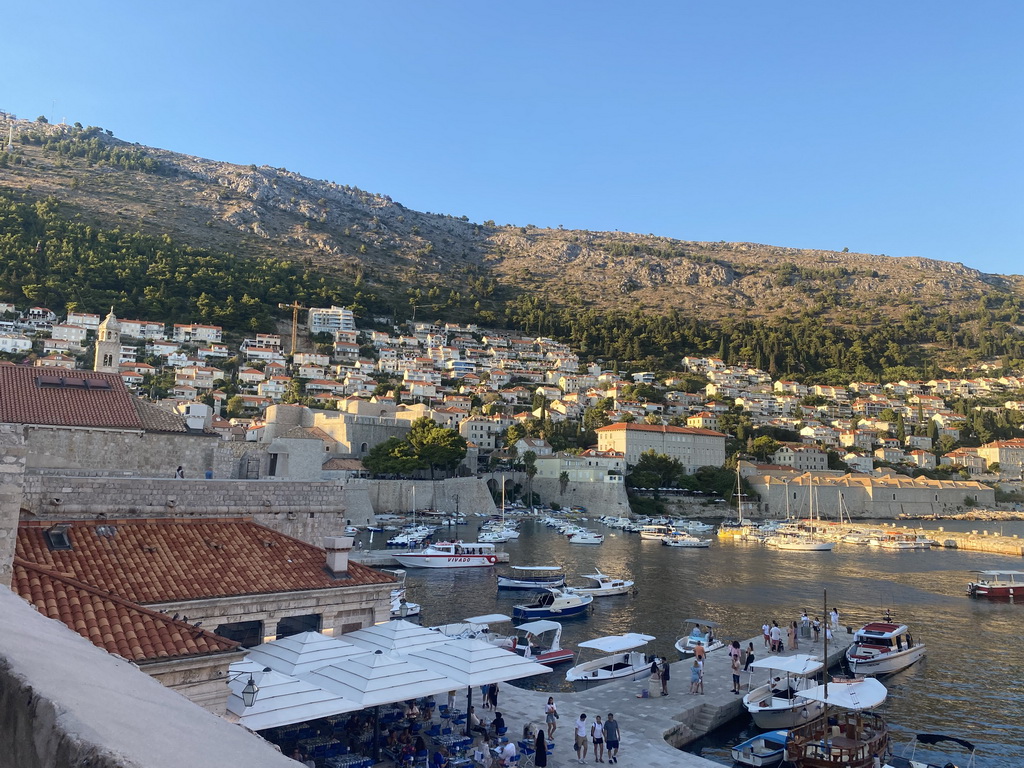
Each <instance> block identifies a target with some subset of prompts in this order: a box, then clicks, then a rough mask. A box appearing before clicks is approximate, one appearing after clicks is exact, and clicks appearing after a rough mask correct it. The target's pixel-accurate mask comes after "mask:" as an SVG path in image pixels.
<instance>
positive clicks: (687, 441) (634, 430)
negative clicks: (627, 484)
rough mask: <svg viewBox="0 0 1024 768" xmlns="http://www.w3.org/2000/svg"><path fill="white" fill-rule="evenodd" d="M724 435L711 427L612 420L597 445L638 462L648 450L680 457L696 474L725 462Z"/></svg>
mask: <svg viewBox="0 0 1024 768" xmlns="http://www.w3.org/2000/svg"><path fill="white" fill-rule="evenodd" d="M725 437H726V436H725V435H724V434H723V433H721V432H715V431H714V430H711V429H695V428H693V427H669V426H664V425H660V424H625V423H619V424H610V425H608V426H607V427H601V428H599V429H598V430H597V449H598V450H599V451H601V452H608V451H615V452H617V453H621V454H623V455H624V456H625V457H626V462H627V463H629V464H636V463H637V462H638V461H640V456H641V455H642V454H644V453H646V452H647V451H654V452H655V453H659V454H664V455H666V456H669V457H671V458H673V459H678V460H679V462H680V463H681V464H682V465H683V468H684V469H685V470H686V471H687V472H688V473H690V474H693V473H694V472H696V471H697V470H698V469H700V468H701V467H720V466H722V465H723V464H725Z"/></svg>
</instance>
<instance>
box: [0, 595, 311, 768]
mask: <svg viewBox="0 0 1024 768" xmlns="http://www.w3.org/2000/svg"><path fill="white" fill-rule="evenodd" d="M225 683H226V681H224V682H222V683H221V684H222V685H223V684H225ZM0 743H2V744H3V749H0V768H53V766H91V767H92V768H124V767H125V766H142V765H144V766H147V768H171V767H172V766H174V767H175V768H176V767H177V766H181V765H190V766H204V765H258V766H261V767H262V768H277V767H280V768H289V766H294V765H295V764H296V763H295V761H294V760H291V759H289V758H287V757H285V756H284V755H282V754H281V753H279V752H276V751H275V750H274V749H273V748H272V747H271V746H270V744H268V743H267V742H266V741H264V740H263V739H261V738H259V737H258V736H255V735H253V734H252V733H250V732H249V731H247V730H246V729H245V728H242V727H241V726H238V725H235V724H233V723H229V722H228V721H227V720H224V719H222V718H220V717H217V716H216V715H213V714H211V713H209V712H207V711H205V710H203V709H202V708H201V707H198V706H196V705H195V704H193V703H192V702H191V701H189V700H188V699H186V698H185V697H184V696H181V695H180V694H178V693H177V692H175V691H173V690H170V689H169V688H165V687H164V686H162V685H161V684H160V683H159V682H157V681H156V680H155V679H153V678H151V677H150V676H149V675H147V674H146V673H144V672H141V671H140V670H139V669H138V668H137V667H136V666H135V665H134V664H132V663H130V662H128V661H125V660H124V659H121V658H118V657H116V656H112V655H111V654H109V653H107V652H106V651H104V650H102V649H100V648H97V647H96V646H94V645H93V644H92V643H90V642H89V641H88V640H86V639H85V638H83V637H81V636H80V635H78V634H77V633H75V632H73V631H71V630H70V629H68V628H67V627H66V626H64V625H63V624H61V623H60V622H57V621H53V620H52V619H48V618H46V617H45V616H43V615H42V614H40V613H38V612H37V611H36V610H35V609H33V608H32V607H31V606H30V605H29V604H28V603H26V602H25V601H24V600H22V599H21V598H20V597H18V596H17V595H15V594H14V593H13V592H10V591H9V590H6V589H0Z"/></svg>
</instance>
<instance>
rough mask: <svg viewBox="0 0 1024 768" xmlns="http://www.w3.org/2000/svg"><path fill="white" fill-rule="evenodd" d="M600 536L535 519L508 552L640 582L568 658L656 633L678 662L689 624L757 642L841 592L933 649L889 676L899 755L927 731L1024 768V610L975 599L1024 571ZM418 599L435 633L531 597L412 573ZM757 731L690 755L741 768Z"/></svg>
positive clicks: (983, 562)
mask: <svg viewBox="0 0 1024 768" xmlns="http://www.w3.org/2000/svg"><path fill="white" fill-rule="evenodd" d="M881 524H882V525H885V523H881ZM590 525H591V527H593V528H595V529H599V530H601V531H602V532H604V533H605V534H606V539H605V543H604V544H602V545H600V546H583V545H571V544H569V543H568V542H567V541H566V539H565V537H563V536H559V535H558V533H557V532H556V531H555V530H554V529H553V528H547V527H545V526H544V525H542V524H541V523H539V522H534V521H526V522H524V523H523V525H522V535H521V537H520V538H519V540H518V541H514V542H509V543H508V544H506V545H503V546H504V547H505V549H506V550H507V551H508V552H509V553H510V557H511V563H512V564H514V565H549V564H558V565H561V566H563V567H564V568H565V570H566V573H567V574H569V579H570V583H577V584H579V583H582V581H583V580H582V579H579V578H573V577H576V576H578V575H580V574H585V573H593V572H594V569H595V568H600V569H601V570H602V571H603V572H605V573H607V574H610V575H613V576H620V577H627V578H632V579H633V580H634V581H636V586H637V594H636V595H634V596H620V597H612V598H598V599H596V600H595V602H594V605H595V610H594V612H593V613H592V614H591V615H590V616H588V617H586V618H580V619H573V620H568V621H566V622H565V623H564V631H563V634H562V644H563V646H565V647H572V648H574V647H575V646H576V644H577V643H579V642H580V641H583V640H588V639H592V638H594V637H599V636H602V635H610V634H619V633H622V632H644V633H647V634H650V635H654V636H655V637H656V638H657V640H656V641H655V642H653V643H652V644H651V646H649V647H648V650H649V652H656V653H658V654H659V655H664V656H666V657H669V658H671V659H676V658H677V657H678V655H677V654H676V652H675V650H674V649H673V647H672V646H673V643H674V642H675V639H676V637H677V636H678V635H679V634H680V633H681V631H682V625H681V622H682V620H683V619H685V618H688V617H690V616H694V617H700V618H708V619H712V620H714V621H717V622H718V623H719V624H720V625H721V627H720V630H719V635H720V636H721V637H723V638H726V639H732V638H736V639H745V638H748V637H752V636H754V635H756V634H758V633H759V631H760V627H761V624H762V623H763V622H764V620H765V619H777V620H778V621H779V623H780V624H782V622H783V621H792V620H794V619H797V618H798V617H799V616H800V613H801V611H803V610H805V609H806V610H807V612H808V614H809V615H810V616H812V617H813V616H815V615H822V613H823V610H822V609H823V605H822V592H823V590H825V589H827V590H828V603H829V606H830V607H831V606H833V605H834V606H836V607H837V608H838V609H839V611H840V614H841V616H842V623H843V624H844V625H852V626H854V627H855V628H856V627H859V626H860V625H862V624H864V623H866V622H868V621H871V620H877V619H879V618H881V616H882V614H883V613H884V611H885V609H887V608H888V609H890V610H891V611H892V613H893V615H894V617H895V618H897V619H899V620H900V621H903V622H905V623H907V624H908V625H909V626H910V627H911V630H912V631H913V633H914V636H915V638H917V639H918V640H923V641H924V642H925V643H926V644H927V646H928V655H927V656H926V658H925V659H924V660H923V661H922V662H920V663H918V664H915V665H914V666H912V667H910V668H909V669H907V670H904V671H903V672H901V673H899V674H897V675H893V676H890V677H887V678H883V681H884V682H885V684H886V686H887V687H888V689H889V697H888V699H887V701H886V703H885V704H884V705H883V710H882V711H883V712H884V713H885V715H886V716H887V719H888V721H889V723H890V727H891V728H892V730H893V739H894V742H895V743H896V744H898V745H901V744H902V743H904V742H906V741H908V740H910V739H911V738H912V735H913V734H914V733H946V734H949V735H955V736H960V737H963V738H967V739H969V740H971V741H973V742H975V744H977V745H978V746H979V757H978V760H977V762H976V764H977V765H978V766H979V767H980V768H996V767H998V768H1011V767H1012V768H1018V767H1019V766H1022V765H1024V729H1022V728H1021V727H1020V725H1021V723H1020V720H1021V715H1022V714H1024V694H1022V692H1021V678H1022V676H1024V605H1020V604H1007V603H990V602H987V601H980V600H972V599H969V598H968V597H966V593H965V588H966V584H967V582H968V581H969V579H970V578H971V574H970V571H971V570H972V569H979V570H984V569H995V568H1004V569H1017V570H1024V563H1022V562H1021V561H1020V560H1017V559H1014V558H1008V557H1001V556H996V555H987V554H983V553H975V552H960V551H953V550H934V551H910V552H890V551H883V550H879V549H877V548H874V547H860V546H855V545H837V547H836V549H835V551H833V552H819V553H814V552H780V551H778V550H774V549H769V548H765V547H762V546H760V545H757V544H746V543H731V542H728V541H725V542H723V541H719V540H717V539H716V540H715V542H714V543H713V544H712V546H711V548H710V549H704V550H686V549H673V548H670V547H664V546H662V545H661V544H660V542H656V541H643V540H641V539H640V537H639V536H638V535H637V534H628V533H623V532H621V531H616V530H613V529H608V528H604V527H603V526H600V525H599V524H597V523H590ZM890 525H891V523H890ZM939 525H943V526H944V527H945V528H946V530H974V529H977V530H979V532H980V531H981V530H984V529H986V528H987V529H988V530H990V531H1000V530H1001V531H1002V532H1003V533H1005V534H1007V535H1010V534H1014V533H1016V534H1018V535H1020V536H1021V537H1022V538H1024V522H1007V523H977V522H967V521H940V522H937V523H928V524H927V527H928V528H930V529H933V530H934V529H935V528H937V527H938V526H939ZM475 528H476V525H475V523H470V525H468V526H460V527H459V528H458V531H459V533H458V535H459V536H460V537H462V538H464V539H467V540H470V539H473V538H474V534H475ZM408 587H409V598H410V599H411V600H413V601H415V602H418V603H420V604H421V605H422V606H423V617H422V618H423V623H424V624H442V623H447V622H453V621H459V620H461V619H463V618H465V617H467V616H473V615H480V614H485V613H494V612H499V613H505V614H509V615H510V614H511V612H512V606H513V605H514V604H516V603H517V602H525V601H524V599H523V598H524V596H525V595H526V594H527V593H522V592H506V591H503V592H501V593H499V592H498V591H497V589H496V585H495V575H494V573H493V569H459V570H451V571H426V570H417V569H410V570H409V575H408ZM564 675H565V667H564V666H562V667H560V668H559V669H558V670H556V671H555V672H553V673H552V674H550V675H547V676H543V677H540V678H532V679H531V680H530V681H529V682H528V683H526V684H529V685H530V686H531V687H536V688H539V689H542V690H571V686H570V684H568V683H566V682H565V679H564ZM748 731H749V733H748ZM754 732H755V731H754V729H752V726H751V725H750V723H749V720H747V721H746V722H744V719H738V720H737V721H735V723H734V724H733V725H731V726H729V727H727V728H723V729H719V730H718V731H716V732H715V733H713V734H710V735H709V736H708V737H707V738H705V739H703V740H701V741H700V742H697V743H695V744H694V745H691V747H689V750H690V751H693V752H696V753H699V754H702V755H703V756H705V757H707V758H710V759H712V760H717V761H719V762H722V763H725V764H731V760H730V758H729V746H730V745H732V744H734V743H736V742H737V741H739V740H740V739H741V738H746V735H752V734H753V733H754ZM745 734H746V735H745ZM918 754H919V755H921V754H922V753H921V752H920V751H919V752H918ZM936 757H937V756H936ZM957 762H961V761H959V760H958V761H957Z"/></svg>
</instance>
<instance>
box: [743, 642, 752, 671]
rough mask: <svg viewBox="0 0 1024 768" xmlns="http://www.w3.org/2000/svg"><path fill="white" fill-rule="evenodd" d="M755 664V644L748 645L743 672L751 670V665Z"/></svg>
mask: <svg viewBox="0 0 1024 768" xmlns="http://www.w3.org/2000/svg"><path fill="white" fill-rule="evenodd" d="M753 663H754V644H753V643H748V644H747V658H746V660H745V661H744V662H743V671H744V672H746V671H747V670H748V669H750V665H751V664H753Z"/></svg>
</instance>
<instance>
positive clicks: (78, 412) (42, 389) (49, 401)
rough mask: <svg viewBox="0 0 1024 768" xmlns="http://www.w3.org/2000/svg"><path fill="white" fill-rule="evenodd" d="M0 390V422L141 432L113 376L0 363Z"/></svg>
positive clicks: (117, 378) (121, 383)
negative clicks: (109, 428) (118, 428)
mask: <svg viewBox="0 0 1024 768" xmlns="http://www.w3.org/2000/svg"><path fill="white" fill-rule="evenodd" d="M83 380H84V382H83ZM69 382H70V383H71V384H77V385H78V386H69V385H68V383H69ZM0 392H2V393H3V397H0V423H4V424H49V425H56V426H66V427H120V428H125V429H142V428H143V423H142V419H141V418H140V417H139V414H138V412H137V411H136V410H135V407H134V405H133V400H134V396H133V395H132V394H131V393H130V392H129V391H128V389H127V388H125V386H124V381H122V379H121V376H120V374H117V373H96V372H94V371H71V370H59V371H58V370H49V371H46V370H42V369H39V368H32V367H29V366H23V365H4V366H0Z"/></svg>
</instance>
